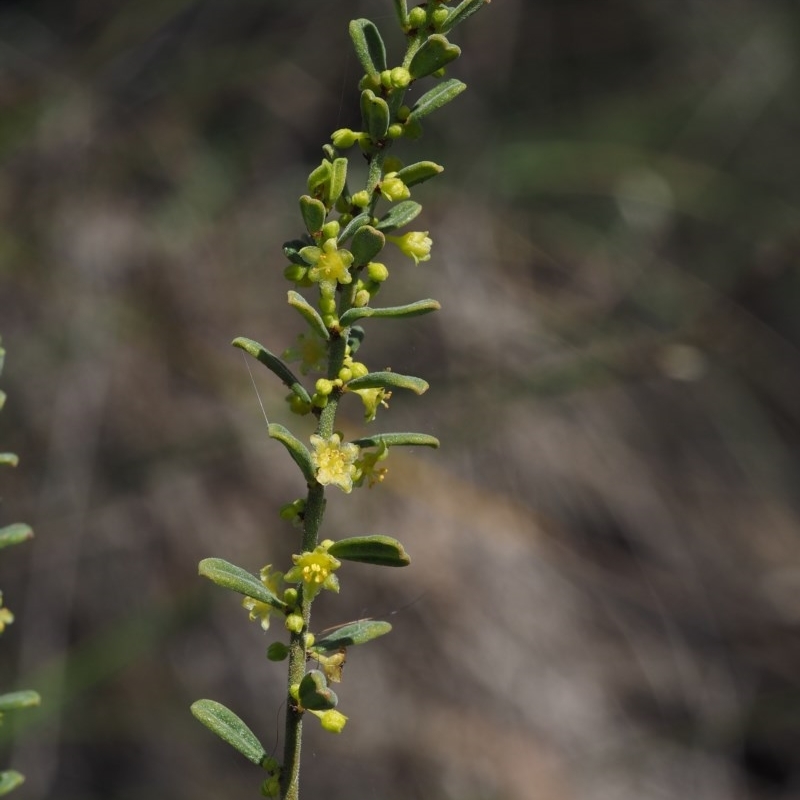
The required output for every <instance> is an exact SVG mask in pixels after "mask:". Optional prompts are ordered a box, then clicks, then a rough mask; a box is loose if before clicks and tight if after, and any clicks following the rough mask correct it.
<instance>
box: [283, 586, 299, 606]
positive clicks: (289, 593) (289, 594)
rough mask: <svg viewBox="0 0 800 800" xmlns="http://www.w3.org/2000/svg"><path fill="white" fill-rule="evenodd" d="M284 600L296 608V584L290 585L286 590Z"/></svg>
mask: <svg viewBox="0 0 800 800" xmlns="http://www.w3.org/2000/svg"><path fill="white" fill-rule="evenodd" d="M283 602H284V603H286V605H287V606H289V608H294V607H295V606H296V605H297V589H295V588H294V586H290V587H289V588H288V589H285V590H284V592H283Z"/></svg>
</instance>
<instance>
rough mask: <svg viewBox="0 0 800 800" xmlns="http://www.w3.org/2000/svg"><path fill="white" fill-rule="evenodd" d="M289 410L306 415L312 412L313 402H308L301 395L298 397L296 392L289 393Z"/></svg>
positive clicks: (301, 415)
mask: <svg viewBox="0 0 800 800" xmlns="http://www.w3.org/2000/svg"><path fill="white" fill-rule="evenodd" d="M289 411H291V412H292V414H297V415H298V416H300V417H304V416H305V415H306V414H309V413H311V404H310V403H306V401H305V400H303V399H302V398H301V397H298V396H297V395H296V394H290V395H289Z"/></svg>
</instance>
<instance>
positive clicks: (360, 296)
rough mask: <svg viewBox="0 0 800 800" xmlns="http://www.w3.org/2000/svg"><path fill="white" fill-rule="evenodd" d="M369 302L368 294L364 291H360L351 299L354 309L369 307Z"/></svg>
mask: <svg viewBox="0 0 800 800" xmlns="http://www.w3.org/2000/svg"><path fill="white" fill-rule="evenodd" d="M369 301H370V294H369V292H368V291H367V290H366V289H362V290H361V291H360V292H356V296H355V297H354V298H353V306H355V308H363V307H364V306H368V305H369Z"/></svg>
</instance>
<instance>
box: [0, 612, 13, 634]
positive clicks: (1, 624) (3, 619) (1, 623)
mask: <svg viewBox="0 0 800 800" xmlns="http://www.w3.org/2000/svg"><path fill="white" fill-rule="evenodd" d="M13 621H14V615H13V614H12V613H11V612H10V611H9V610H8V609H7V608H0V633H2V632H3V631H4V630H5V629H6V625H10V624H11V623H12V622H13Z"/></svg>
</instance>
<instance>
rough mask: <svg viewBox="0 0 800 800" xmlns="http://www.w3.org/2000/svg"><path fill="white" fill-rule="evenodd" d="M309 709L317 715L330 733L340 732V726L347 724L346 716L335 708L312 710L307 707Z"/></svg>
mask: <svg viewBox="0 0 800 800" xmlns="http://www.w3.org/2000/svg"><path fill="white" fill-rule="evenodd" d="M309 711H310V712H311V713H312V714H314V715H315V716H317V717H319V721H320V723H321V724H322V727H323V728H324V729H325V730H326V731H328V732H330V733H341V732H342V728H344V726H345V725H346V724H347V717H346V716H345V715H344V714H342V712H341V711H337V710H336V709H335V708H330V709H328V710H327V711H314V710H313V709H309Z"/></svg>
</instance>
